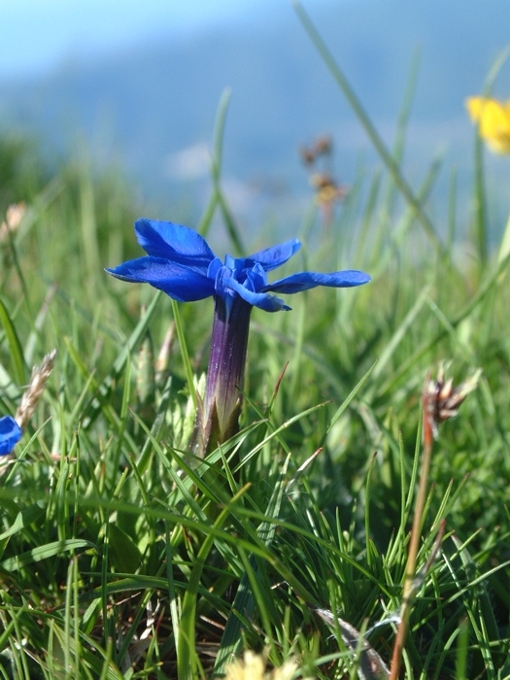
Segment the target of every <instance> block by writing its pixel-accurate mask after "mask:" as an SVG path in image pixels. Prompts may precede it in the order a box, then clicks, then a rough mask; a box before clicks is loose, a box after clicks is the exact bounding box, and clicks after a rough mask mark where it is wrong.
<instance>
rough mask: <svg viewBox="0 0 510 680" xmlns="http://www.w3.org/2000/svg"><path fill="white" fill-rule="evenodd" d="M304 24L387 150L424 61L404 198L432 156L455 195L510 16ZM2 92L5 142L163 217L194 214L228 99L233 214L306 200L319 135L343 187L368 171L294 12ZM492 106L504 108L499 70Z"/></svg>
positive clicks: (364, 8) (487, 4) (369, 3)
mask: <svg viewBox="0 0 510 680" xmlns="http://www.w3.org/2000/svg"><path fill="white" fill-rule="evenodd" d="M304 4H305V7H306V3H304ZM310 14H311V17H312V20H313V21H314V23H315V24H316V26H317V28H318V30H319V32H320V33H321V35H322V36H323V38H324V39H325V41H326V42H327V44H328V46H329V48H330V49H331V51H332V52H333V54H334V56H335V58H336V60H337V62H338V63H339V65H340V66H341V68H342V69H343V71H344V73H345V74H346V76H347V78H348V79H349V81H350V83H351V85H352V86H353V87H354V89H355V91H356V92H357V94H358V96H359V97H360V98H361V100H362V102H363V104H364V106H365V108H366V110H367V111H368V112H369V114H370V116H371V117H372V119H373V120H374V122H375V123H376V125H377V127H378V129H379V130H380V131H381V132H382V134H383V136H384V138H385V140H386V141H387V142H388V143H389V144H390V143H391V141H392V139H393V136H394V132H395V126H396V121H397V117H398V112H399V110H400V107H401V103H402V100H403V96H404V92H405V88H406V82H407V79H408V74H409V69H410V64H411V60H412V57H413V54H414V53H415V52H416V50H417V49H421V67H420V71H419V77H418V82H417V89H416V94H415V98H414V104H413V112H412V118H411V121H412V122H411V125H410V127H409V134H408V145H407V152H406V159H407V160H406V162H407V168H408V170H409V175H410V177H411V181H413V182H415V183H416V182H417V181H418V180H419V179H420V178H422V177H423V176H424V174H425V172H426V169H427V167H428V164H429V163H430V162H431V161H432V157H433V155H434V153H435V152H436V151H438V150H439V149H444V150H446V152H447V157H448V160H449V161H451V162H454V163H457V164H459V165H460V166H461V172H460V174H459V177H460V180H461V182H464V181H465V174H466V173H467V169H468V166H469V164H470V163H471V146H472V135H473V133H472V129H471V125H470V123H469V122H468V120H467V117H466V115H465V112H464V106H463V102H464V99H465V98H466V97H467V96H469V95H471V94H476V93H478V92H480V91H481V90H482V86H483V83H484V79H485V77H486V75H487V73H488V71H489V69H490V67H491V65H492V64H493V62H494V60H495V58H496V57H497V55H498V53H499V52H500V51H501V50H502V49H503V48H504V47H505V46H506V45H507V44H508V43H510V32H509V27H510V3H503V2H500V1H497V0H466V1H465V2H463V3H457V2H443V1H442V0H413V2H408V1H407V0H346V1H344V2H338V1H337V2H324V4H323V5H318V6H314V8H313V12H311V13H310ZM0 85H1V92H2V96H1V101H0V126H1V129H2V130H4V131H6V130H8V131H17V132H20V131H21V132H23V133H24V132H26V131H30V132H35V134H36V135H38V136H39V137H40V138H42V139H43V140H44V144H45V146H46V147H47V148H48V149H58V150H59V151H60V152H65V153H71V154H73V153H75V152H76V150H77V149H78V148H80V147H85V148H86V149H87V152H89V153H90V154H91V156H92V157H93V158H94V159H95V160H96V162H98V163H101V164H109V163H110V162H112V161H113V162H117V163H119V164H120V165H121V166H122V167H123V168H125V170H126V171H127V172H128V173H129V174H130V175H131V176H133V177H134V178H135V179H136V180H137V181H138V182H139V183H140V186H141V187H142V191H143V192H144V194H145V195H147V196H151V197H153V198H155V199H157V200H159V201H160V202H161V203H162V204H164V203H165V202H167V201H168V200H175V198H176V197H178V196H189V197H190V198H192V199H193V200H195V199H196V197H201V196H202V194H203V192H204V191H205V190H206V189H205V187H206V186H207V178H206V172H207V148H208V145H209V143H210V139H211V137H212V129H213V123H214V118H215V113H216V109H217V105H218V101H219V98H220V95H221V93H222V91H223V90H224V88H225V87H226V86H229V87H231V88H232V99H231V105H230V108H229V114H228V120H227V128H226V137H225V162H224V167H225V177H226V182H227V187H230V192H231V197H232V200H233V203H234V209H238V210H239V214H241V215H243V214H245V215H246V214H248V213H249V210H250V205H251V203H250V201H251V200H252V199H253V197H254V196H255V195H257V196H259V197H260V196H261V195H267V196H269V199H270V201H271V200H273V199H275V200H282V201H283V202H285V201H288V199H289V198H293V197H294V198H296V197H303V196H307V195H309V190H308V187H307V176H306V172H305V170H304V169H303V167H302V166H301V165H300V161H299V157H298V153H297V149H298V146H299V145H300V144H302V143H306V142H309V141H311V139H313V138H314V137H315V136H316V135H318V134H320V133H324V132H329V133H331V134H332V135H333V137H334V140H335V150H336V157H335V170H336V172H337V174H338V178H339V179H340V180H341V181H344V182H346V183H349V182H350V181H352V179H353V176H354V173H355V166H356V159H357V158H359V153H360V152H364V153H365V162H366V163H368V164H369V165H370V164H371V163H372V161H373V160H375V159H374V156H373V152H372V151H371V150H370V147H369V143H368V141H367V140H366V138H365V135H364V133H363V131H362V130H361V129H360V127H359V125H358V123H357V121H356V120H355V118H354V116H353V114H352V112H351V110H350V108H349V106H348V105H347V103H346V102H345V100H344V99H343V96H342V94H341V93H340V92H339V90H338V88H337V86H336V84H335V82H334V80H333V78H332V77H331V75H330V73H329V72H328V71H327V68H326V67H325V65H324V64H323V62H322V61H321V59H320V58H319V56H318V54H317V52H316V50H315V48H314V46H313V45H312V44H311V41H310V39H309V38H308V36H307V35H306V33H305V31H304V29H303V27H302V25H301V23H300V22H299V20H298V18H297V16H296V14H295V12H294V11H293V10H292V8H291V7H290V6H289V7H288V8H282V7H281V6H280V5H278V9H276V8H275V11H274V13H273V14H271V15H269V16H264V17H262V16H261V17H260V19H258V20H257V21H252V22H251V23H250V24H249V25H247V24H244V25H239V26H237V27H235V30H234V27H233V26H232V25H230V26H225V28H224V29H223V30H219V29H218V28H215V29H214V31H213V32H203V31H202V32H200V33H196V34H195V35H194V36H192V37H190V36H189V35H188V36H187V37H186V40H185V41H179V40H176V39H175V38H172V39H169V38H168V37H165V35H164V27H162V32H161V34H160V36H159V37H155V38H154V39H153V40H152V41H151V42H150V43H149V42H144V43H143V44H137V45H134V46H133V48H132V49H130V50H124V51H122V52H119V53H116V54H106V53H105V54H103V55H98V56H97V57H96V58H95V59H93V60H90V59H89V60H88V61H87V62H84V61H83V60H81V59H79V58H76V59H71V58H69V59H67V60H66V61H65V62H63V63H61V64H60V66H59V67H58V68H56V69H54V70H53V71H52V72H50V73H47V74H46V75H45V76H39V77H37V78H33V79H27V80H25V81H16V82H12V81H7V82H3V83H0ZM495 93H496V94H499V95H500V96H501V97H503V98H507V97H509V96H510V70H509V68H508V67H506V66H505V67H504V69H503V71H502V72H501V74H500V76H499V78H498V80H497V82H496V89H495ZM505 160H507V161H508V162H507V163H505V164H504V165H503V164H502V163H504V161H505ZM500 161H501V163H500ZM495 163H496V166H497V171H496V173H495V176H496V178H497V182H500V181H501V182H503V181H504V182H505V186H508V170H507V165H508V166H510V161H509V160H508V159H497V160H496V161H495ZM498 164H499V165H498ZM501 168H504V170H501ZM505 172H506V176H505V177H502V174H503V175H504V173H505ZM496 189H497V187H495V191H496ZM438 200H439V203H442V199H438ZM505 200H506V199H505ZM294 204H295V201H294Z"/></svg>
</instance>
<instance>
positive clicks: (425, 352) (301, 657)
mask: <svg viewBox="0 0 510 680" xmlns="http://www.w3.org/2000/svg"><path fill="white" fill-rule="evenodd" d="M323 56H324V55H323ZM330 66H331V65H330ZM338 75H340V76H341V74H339V72H338V73H337V76H338ZM340 80H341V78H340ZM337 81H338V78H337ZM339 84H340V86H341V87H342V83H341V82H339ZM343 85H345V83H344V84H343ZM351 94H352V93H351ZM358 114H359V115H361V119H360V120H361V122H362V124H366V125H370V122H369V121H368V119H367V120H365V121H363V120H362V115H363V112H362V111H361V112H358ZM219 118H220V122H219V127H218V130H217V133H216V146H215V154H216V155H215V160H216V163H215V164H214V167H213V173H212V179H211V186H212V191H211V203H210V204H209V206H206V207H205V209H204V218H203V220H202V221H201V223H200V224H199V225H189V226H195V227H196V228H197V229H198V230H199V231H200V232H201V233H202V234H204V235H207V238H208V240H209V241H210V242H211V244H213V246H214V242H215V239H218V234H217V233H215V230H216V229H218V228H219V227H218V224H220V225H221V229H222V238H223V239H224V234H227V235H228V237H229V243H230V246H229V250H230V252H232V253H233V254H234V255H237V254H239V253H240V249H242V250H243V252H244V254H245V253H246V252H251V251H253V250H256V249H259V248H263V247H266V246H270V245H274V243H275V239H274V237H273V236H271V235H270V234H269V231H270V230H269V228H268V227H265V226H264V225H261V229H260V233H258V234H256V235H254V236H253V238H252V239H250V241H251V242H248V238H247V237H246V236H245V235H244V234H243V233H242V230H239V228H238V226H237V225H236V223H235V220H234V218H233V217H232V215H231V213H230V212H229V211H228V205H227V203H226V199H225V197H224V196H223V194H222V192H221V173H220V166H221V163H220V154H221V137H222V123H221V120H222V112H220V116H219ZM366 129H367V131H368V132H369V134H371V133H370V129H369V128H366ZM372 132H373V133H374V134H376V133H375V131H373V130H372ZM404 133H405V116H403V118H402V120H401V124H400V126H399V131H398V138H397V140H396V142H395V146H394V149H393V150H392V151H391V152H390V151H388V152H387V156H386V157H385V155H384V153H385V149H384V148H381V149H379V151H380V153H381V159H382V163H381V167H380V168H379V169H378V170H376V171H375V172H374V173H369V172H362V171H360V174H359V177H358V178H357V179H356V180H355V181H354V182H353V184H352V186H351V187H349V191H348V193H347V195H346V196H345V198H344V199H343V202H342V203H341V204H339V205H337V206H336V207H335V209H334V217H333V219H332V220H330V221H327V220H324V219H323V216H324V213H323V212H321V211H320V210H318V209H317V208H316V206H315V205H311V206H310V210H309V212H308V213H307V214H306V215H304V216H303V222H302V225H301V228H300V230H299V233H298V234H296V236H297V237H298V238H300V240H302V242H303V244H304V247H303V248H302V250H301V251H300V253H298V254H297V255H296V256H295V257H294V258H293V260H291V261H290V262H289V263H288V264H287V265H285V271H284V272H283V273H282V275H287V274H290V273H292V272H294V271H302V270H307V269H308V270H318V271H335V270H338V269H347V268H358V269H362V270H364V271H366V272H369V273H370V274H371V276H372V282H371V283H370V284H368V285H366V286H363V287H362V288H359V289H351V290H342V289H340V290H330V289H324V288H319V289H315V290H312V291H309V292H306V293H302V294H300V295H299V296H292V298H289V299H288V300H287V301H288V302H289V304H291V306H292V308H293V309H292V311H291V312H280V313H278V314H264V313H263V312H259V311H258V310H255V311H254V313H253V315H252V324H251V333H250V340H249V351H248V367H247V376H246V384H245V387H244V392H245V401H244V407H243V413H242V418H241V431H240V432H239V434H238V435H236V436H235V437H234V438H233V439H232V440H230V441H229V442H228V443H226V444H225V445H223V446H222V447H220V448H219V449H217V450H216V451H214V452H212V453H211V454H210V455H209V456H208V458H207V459H206V460H205V461H199V462H197V461H193V460H192V458H191V457H190V455H189V454H188V453H187V446H188V440H189V436H190V433H191V430H192V427H193V415H194V406H193V399H192V398H191V392H190V388H191V389H192V390H194V389H195V386H196V385H198V386H199V387H203V380H204V372H205V370H206V367H207V355H208V342H209V339H210V328H211V322H212V314H213V304H212V302H211V300H204V301H201V302H196V303H187V304H182V305H176V304H172V301H171V300H170V299H169V298H168V297H166V296H164V295H163V294H160V293H157V292H156V291H154V289H152V288H150V287H149V286H146V285H133V284H125V283H122V282H118V281H115V280H113V279H111V278H110V277H108V276H107V275H106V274H105V273H104V271H103V267H105V266H113V265H115V264H118V263H120V262H122V261H123V260H126V259H129V258H133V257H138V256H139V255H140V254H141V252H140V249H139V247H138V246H137V244H136V241H135V238H134V235H133V231H132V226H131V225H132V223H133V221H134V219H135V218H136V217H139V215H138V214H137V206H136V205H134V204H133V200H132V198H131V194H130V192H129V189H128V188H127V187H126V186H125V185H124V184H123V182H122V180H121V179H119V178H118V177H117V176H115V175H113V174H112V175H103V176H102V177H100V178H97V177H93V176H92V174H91V173H89V172H88V171H87V169H85V168H83V167H76V166H74V167H73V166H71V165H67V166H65V167H63V168H62V169H61V170H60V171H59V172H58V173H57V174H56V175H55V176H52V177H49V176H45V174H44V172H42V171H40V170H38V169H37V167H35V165H34V164H33V163H30V162H28V161H27V162H23V163H22V162H21V159H23V158H25V160H27V159H29V158H30V153H28V152H26V151H23V150H21V149H20V148H14V147H13V145H12V144H11V143H10V142H5V143H4V144H3V147H2V149H1V153H2V157H3V159H4V162H3V163H2V167H3V168H4V169H5V168H7V169H8V172H7V171H5V173H4V174H5V177H4V178H3V180H2V186H1V187H0V196H1V199H2V209H3V210H5V209H6V208H7V206H8V205H9V204H10V203H13V202H16V201H19V200H22V199H23V200H25V201H26V203H27V209H26V212H25V214H24V217H23V219H22V221H21V223H20V225H19V227H18V228H16V229H15V230H13V231H5V230H4V232H2V235H1V242H0V258H1V260H2V263H1V271H0V321H1V330H0V358H1V363H0V386H1V389H0V405H1V411H2V415H7V414H11V415H13V414H14V413H15V411H16V408H17V407H18V405H19V402H20V399H21V395H22V393H23V389H24V386H25V385H26V384H27V383H28V381H29V377H30V368H31V367H32V365H34V364H40V362H41V360H42V358H43V356H44V355H45V354H47V353H48V352H49V351H51V350H52V349H53V348H56V350H57V358H56V363H55V368H54V370H53V373H52V375H51V377H50V379H49V381H48V383H47V385H46V389H45V391H44V394H43V397H42V398H41V401H40V403H39V405H38V407H37V410H36V411H35V413H34V415H33V417H32V418H31V420H30V423H29V424H28V425H27V427H26V428H25V431H24V435H23V438H22V440H21V442H20V443H19V444H18V445H17V447H16V449H15V451H14V454H13V456H11V457H9V456H7V457H4V458H3V459H2V461H1V462H3V466H2V468H1V472H0V475H1V485H0V502H1V507H2V513H1V522H2V524H1V527H0V529H1V534H0V578H1V588H0V618H1V621H2V627H3V629H2V630H1V631H0V649H1V650H2V651H1V652H0V676H1V677H2V678H26V679H28V678H48V679H49V678H108V679H113V678H179V680H185V679H187V678H193V677H215V676H216V675H218V676H221V675H222V674H223V673H224V669H225V664H226V663H227V662H228V661H230V660H231V659H232V657H233V655H237V656H239V655H240V654H241V653H242V651H243V650H246V649H253V650H256V651H259V652H261V651H263V652H264V653H265V654H266V656H267V659H268V664H269V665H270V666H275V667H278V666H280V665H281V664H282V663H283V662H284V661H285V660H287V659H289V658H291V657H292V658H295V659H296V660H297V663H298V666H299V670H298V671H296V677H318V678H344V677H355V676H356V675H358V676H359V677H364V678H368V677H387V675H386V674H385V671H384V670H383V669H377V665H378V661H379V659H382V660H384V662H385V663H386V664H387V665H389V663H390V659H391V655H392V649H393V646H394V642H395V636H396V631H397V628H398V620H399V615H400V613H401V605H402V593H403V585H404V581H405V569H406V563H407V555H408V546H409V539H410V530H411V526H412V522H413V512H414V510H413V509H414V507H415V499H416V490H417V487H418V480H419V478H420V473H421V472H422V471H423V468H422V465H421V456H422V452H423V446H422V409H421V395H422V391H423V387H424V383H425V380H426V376H427V373H428V372H430V374H431V375H432V376H433V377H434V376H436V375H437V373H438V370H439V369H440V366H441V365H442V363H443V362H446V363H447V374H448V375H449V376H452V377H453V379H454V381H455V383H454V384H458V383H460V382H462V381H464V380H465V379H467V378H469V377H470V376H473V375H474V374H475V373H476V371H477V370H478V369H481V375H480V378H479V381H478V386H477V388H476V389H475V390H474V391H473V392H472V393H471V394H469V395H468V396H467V398H466V401H465V403H464V404H462V405H461V407H460V409H459V414H458V415H457V416H456V417H454V418H452V419H449V420H448V421H447V422H444V423H441V424H440V425H439V428H438V438H437V440H436V441H435V442H434V443H433V445H432V458H431V464H430V471H429V472H428V474H427V479H426V480H425V481H426V484H427V485H426V498H425V508H424V513H423V518H422V520H421V522H420V524H421V541H420V544H419V551H418V561H417V577H416V581H415V586H416V588H415V590H416V592H415V595H414V599H413V601H412V602H411V606H410V617H409V630H408V634H407V638H406V641H405V645H404V650H403V671H402V673H405V675H406V677H408V678H449V677H455V678H459V679H461V678H466V677H470V678H478V677H484V678H490V679H492V678H505V677H510V662H509V661H508V647H509V642H510V640H509V609H510V591H509V589H508V579H509V574H510V521H509V516H508V510H507V500H508V489H509V486H510V458H509V441H508V440H509V437H510V435H509V433H510V408H509V406H510V336H509V333H508V305H509V298H510V279H509V276H508V273H507V269H508V263H509V259H508V255H509V252H510V250H509V244H508V241H509V240H510V239H509V237H508V234H506V233H505V235H504V237H503V239H502V241H501V243H500V244H496V246H493V247H490V245H489V236H488V230H487V226H486V225H487V218H486V213H487V210H488V209H490V206H489V207H487V206H486V201H485V193H484V183H483V172H482V168H483V163H482V150H481V147H480V144H478V145H477V152H476V156H477V158H478V164H477V165H476V168H475V172H474V174H473V197H474V201H473V209H472V214H471V216H470V224H469V225H461V224H457V218H456V205H455V191H454V182H452V191H451V201H450V205H449V206H448V210H447V213H448V214H447V215H445V216H442V218H441V219H442V221H443V223H444V224H445V225H446V228H445V229H443V231H442V233H439V230H438V229H437V227H436V225H434V224H433V223H432V222H430V220H429V219H428V218H427V207H428V205H427V197H428V195H429V193H430V191H431V187H432V186H433V184H434V182H435V181H436V179H437V176H438V175H437V167H436V166H435V165H434V166H431V169H430V172H429V173H428V174H427V176H426V177H424V178H423V182H422V184H421V186H418V187H417V188H414V189H411V188H410V187H409V186H408V184H407V183H406V182H405V180H404V178H403V176H402V173H401V158H402V154H403V148H404ZM373 141H375V143H376V146H377V143H378V140H377V138H375V139H373ZM9 154H10V156H9ZM9 157H10V158H11V161H12V162H10V163H9V162H8V160H9ZM509 162H510V161H509ZM213 213H215V214H216V215H217V216H219V217H220V221H219V222H217V221H213V219H212V218H213ZM165 217H168V219H172V215H168V216H165ZM213 225H214V226H213ZM509 229H510V227H509ZM279 275H280V274H279ZM162 347H163V349H164V351H163V352H162V353H160V349H161V348H162ZM190 381H193V383H194V386H193V387H191V386H190ZM314 454H316V455H314ZM442 520H445V523H443V522H442ZM443 530H444V535H443V536H442V537H441V535H440V534H439V532H440V531H443ZM438 535H439V538H438ZM376 624H377V625H376ZM351 627H353V628H351ZM360 630H361V631H367V630H368V633H366V635H365V637H363V636H362V635H361V634H358V632H357V631H360ZM364 639H366V640H367V641H368V643H369V645H370V647H368V648H365V647H364V642H363V641H364ZM372 653H373V655H372V657H371V659H372V666H370V664H368V669H367V667H366V663H365V661H366V657H367V654H368V655H369V656H370V654H372Z"/></svg>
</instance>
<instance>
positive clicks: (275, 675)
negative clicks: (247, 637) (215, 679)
mask: <svg viewBox="0 0 510 680" xmlns="http://www.w3.org/2000/svg"><path fill="white" fill-rule="evenodd" d="M296 670H297V664H296V662H295V661H286V662H285V663H284V664H283V666H281V667H280V668H275V669H274V670H273V671H271V672H266V662H265V660H264V657H262V656H260V655H258V654H254V653H253V652H250V651H247V652H245V653H244V659H243V660H242V661H241V660H240V659H235V661H233V662H232V663H229V664H228V666H226V668H225V671H226V680H290V679H291V678H292V676H293V675H294V673H295V672H296Z"/></svg>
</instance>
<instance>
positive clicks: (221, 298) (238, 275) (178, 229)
mask: <svg viewBox="0 0 510 680" xmlns="http://www.w3.org/2000/svg"><path fill="white" fill-rule="evenodd" d="M135 231H136V236H137V239H138V243H139V244H140V245H141V246H142V248H143V249H144V250H145V252H146V253H147V256H146V257H140V258H137V259H136V260H130V261H128V262H124V263H123V264H120V265H119V266H118V267H115V268H113V269H107V270H106V271H107V272H108V273H109V274H111V275H112V276H115V277H116V278H117V279H121V280H122V281H130V282H132V283H149V284H150V285H151V286H154V288H158V289H159V290H162V291H164V292H165V293H166V294H167V295H169V296H170V297H172V298H174V300H177V301H179V302H192V301H195V300H203V299H204V298H207V297H213V298H214V300H215V313H214V323H213V331H212V340H211V354H210V357H209V367H208V371H207V383H206V391H205V400H204V405H203V408H201V409H200V410H199V413H198V414H197V421H196V428H195V431H196V432H197V431H198V435H197V437H198V439H197V442H196V443H195V444H194V449H195V451H197V452H199V453H200V454H201V455H203V454H204V453H205V452H206V451H208V450H209V449H210V448H211V447H215V446H216V445H217V443H218V442H223V441H226V440H227V439H228V438H229V437H231V436H232V435H233V434H235V432H237V429H238V415H239V410H240V404H241V398H240V392H239V389H240V388H242V384H243V376H244V366H245V362H246V349H247V344H248V333H249V320H250V313H251V310H252V308H253V307H258V308H259V309H263V310H264V311H266V312H278V311H281V310H284V311H286V310H289V309H290V307H288V306H287V305H286V304H285V302H284V301H283V300H282V299H281V298H279V297H278V296H276V295H273V294H272V293H283V294H285V293H299V292H301V291H304V290H309V289H310V288H315V287H317V286H328V287H331V288H347V287H352V286H360V285H362V284H364V283H367V282H368V281H370V276H368V274H365V273H364V272H360V271H355V270H347V271H340V272H333V273H331V274H321V273H318V272H301V273H300V274H293V275H291V276H287V277H285V278H283V279H278V280H277V281H273V283H269V282H268V280H267V272H269V271H271V270H273V269H276V268H277V267H280V266H281V265H282V264H284V263H285V262H287V260H288V259H289V258H291V257H292V256H293V255H295V253H297V251H298V250H299V248H300V247H301V243H300V242H299V241H298V240H297V239H295V238H294V239H291V240H290V241H287V242H285V243H282V244H280V245H277V246H273V247H272V248H267V249H265V250H260V251H259V252H257V253H254V254H253V255H250V256H249V257H240V258H234V257H232V256H231V255H227V256H226V257H225V261H224V262H222V261H221V260H220V259H219V258H218V257H216V255H215V254H214V253H213V251H212V250H211V249H210V248H209V246H208V244H207V242H206V241H205V239H204V238H202V236H200V234H198V233H197V232H196V231H193V230H192V229H188V228H187V227H183V226H182V225H180V224H173V223H172V222H160V221H156V220H148V219H145V218H142V219H139V220H137V222H136V223H135Z"/></svg>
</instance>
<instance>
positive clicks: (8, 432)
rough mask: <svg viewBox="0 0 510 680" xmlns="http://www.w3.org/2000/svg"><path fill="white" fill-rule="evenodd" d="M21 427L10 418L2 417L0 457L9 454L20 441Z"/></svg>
mask: <svg viewBox="0 0 510 680" xmlns="http://www.w3.org/2000/svg"><path fill="white" fill-rule="evenodd" d="M22 434H23V433H22V431H21V427H20V426H19V425H18V423H17V422H16V421H15V420H14V418H11V416H3V418H0V456H5V455H6V454H8V453H10V452H11V451H12V450H13V448H14V447H15V446H16V444H17V443H18V442H19V440H20V439H21V435H22Z"/></svg>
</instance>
